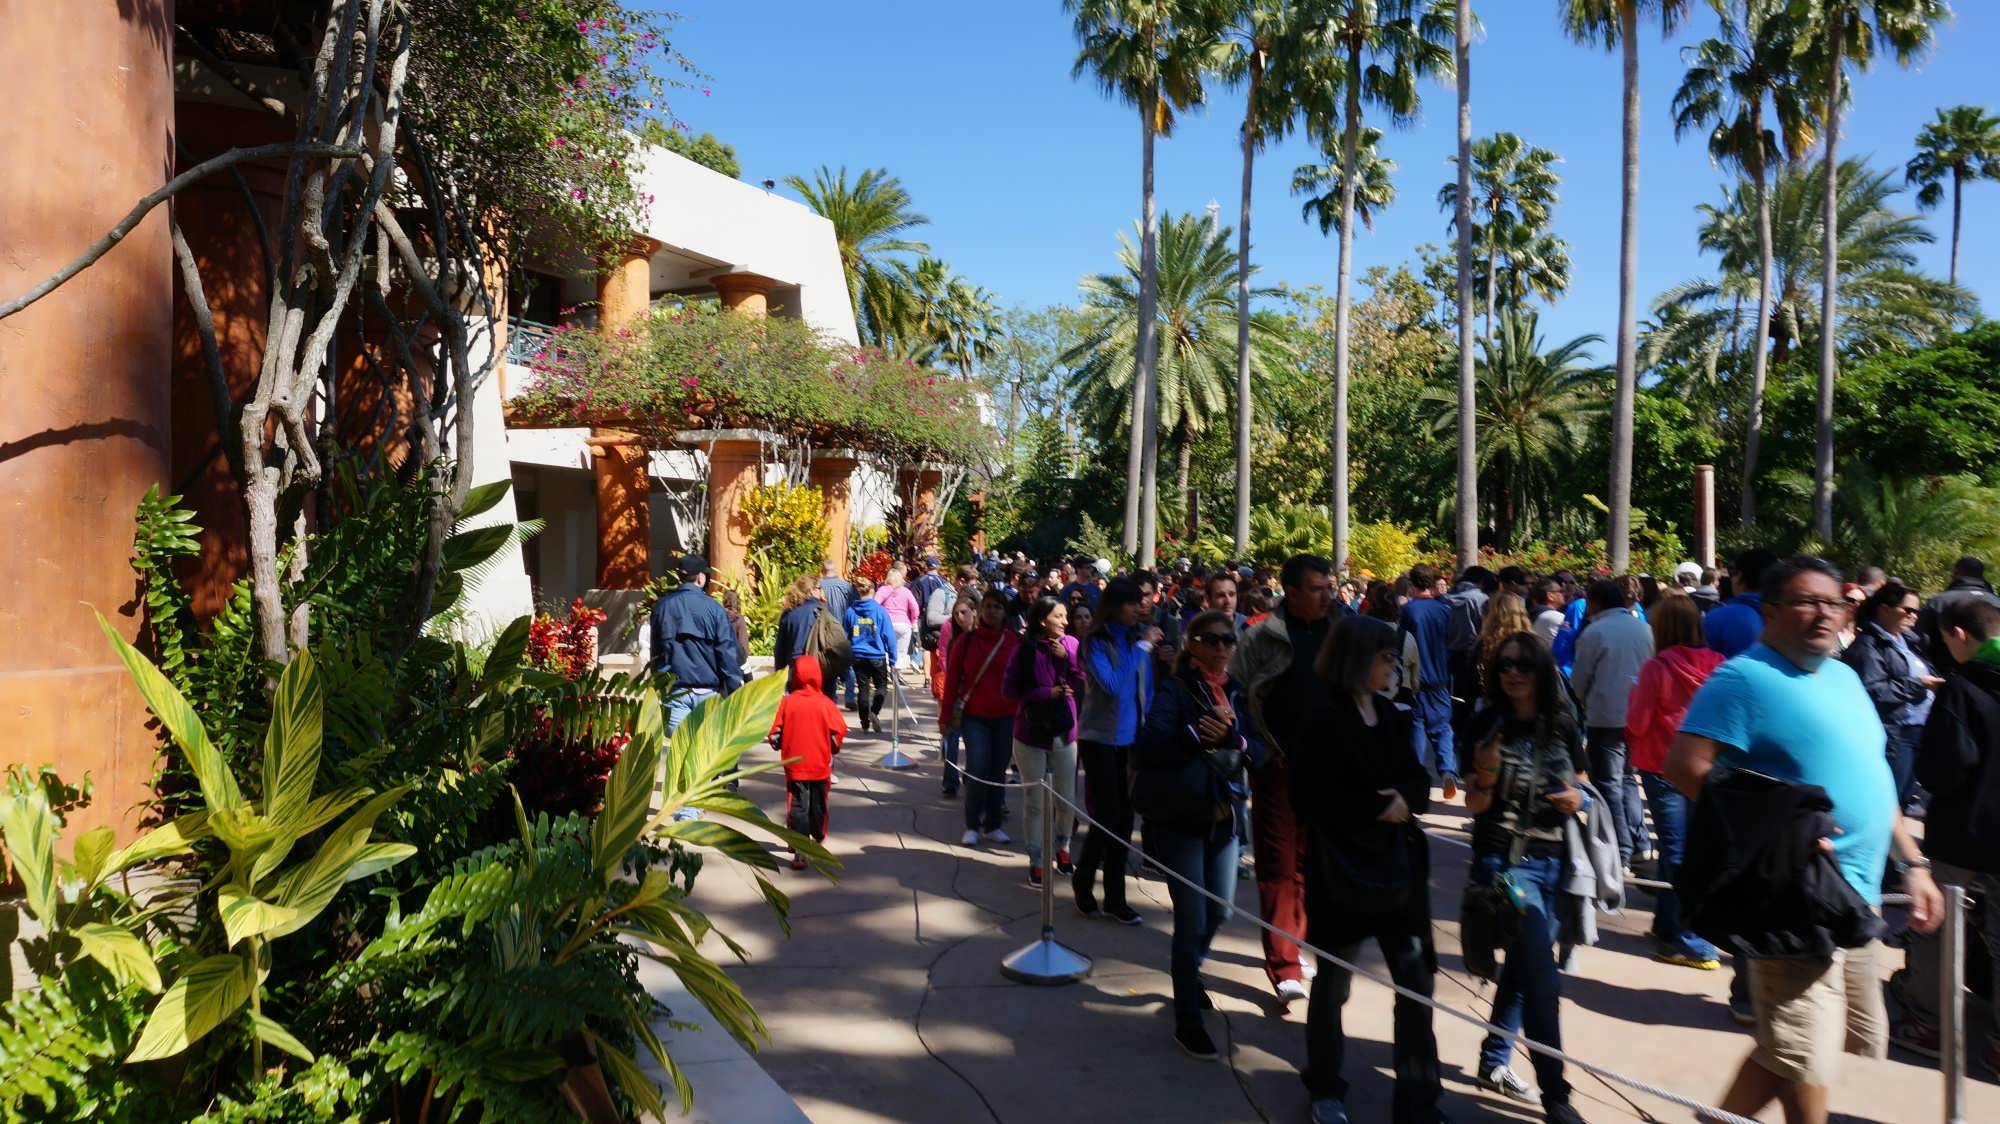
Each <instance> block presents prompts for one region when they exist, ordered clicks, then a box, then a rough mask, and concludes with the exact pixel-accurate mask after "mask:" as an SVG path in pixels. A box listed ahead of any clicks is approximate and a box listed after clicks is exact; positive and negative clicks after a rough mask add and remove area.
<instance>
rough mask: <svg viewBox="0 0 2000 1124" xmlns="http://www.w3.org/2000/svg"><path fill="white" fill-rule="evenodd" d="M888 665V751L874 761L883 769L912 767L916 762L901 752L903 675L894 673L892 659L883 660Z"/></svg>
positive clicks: (894, 665)
mask: <svg viewBox="0 0 2000 1124" xmlns="http://www.w3.org/2000/svg"><path fill="white" fill-rule="evenodd" d="M883 662H884V663H887V664H888V665H889V674H888V680H889V700H890V701H889V752H887V753H885V754H883V755H882V759H881V760H879V761H877V762H875V764H877V765H879V766H881V767H882V768H884V769H899V770H900V769H914V768H916V767H917V763H916V761H915V760H913V759H912V758H911V757H910V755H909V754H907V753H904V752H903V677H902V676H901V675H898V674H897V673H896V664H895V662H894V661H893V660H884V661H883Z"/></svg>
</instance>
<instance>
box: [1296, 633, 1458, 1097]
mask: <svg viewBox="0 0 2000 1124" xmlns="http://www.w3.org/2000/svg"><path fill="white" fill-rule="evenodd" d="M1402 640H1403V637H1402V635H1401V634H1399V633H1398V632H1397V631H1396V628H1395V626H1394V625H1391V624H1389V623H1388V622H1386V621H1383V620H1380V619H1377V618H1374V617H1363V616H1355V615H1352V614H1350V615H1348V616H1345V617H1342V618H1341V619H1340V621H1339V622H1338V623H1337V624H1335V625H1334V627H1333V631H1332V632H1331V633H1329V634H1328V635H1327V638H1326V643H1325V645H1323V646H1322V647H1321V649H1320V652H1319V658H1318V660H1317V662H1316V663H1315V664H1314V667H1313V670H1314V672H1315V673H1316V674H1317V675H1318V676H1319V679H1320V681H1321V682H1323V683H1325V684H1326V686H1327V693H1326V694H1324V695H1321V696H1319V697H1318V698H1315V699H1314V700H1313V701H1312V702H1311V703H1310V704H1309V705H1308V706H1307V709H1306V712H1305V716H1304V719H1303V720H1302V721H1301V722H1300V723H1299V730H1300V732H1301V740H1300V743H1299V745H1298V746H1297V747H1295V748H1294V749H1293V751H1292V753H1291V754H1290V755H1289V757H1288V760H1289V762H1290V764H1291V782H1292V807H1293V809H1294V810H1295V812H1296V813H1297V816H1298V822H1299V824H1300V826H1301V827H1303V828H1305V829H1307V830H1308V831H1309V832H1310V836H1309V838H1310V840H1311V843H1310V845H1309V846H1308V848H1307V851H1306V936H1307V937H1308V938H1310V939H1311V940H1312V942H1313V943H1314V944H1316V945H1318V946H1320V947H1321V948H1324V949H1326V950H1327V951H1329V952H1331V953H1332V954H1333V955H1335V956H1338V957H1339V958H1340V959H1342V960H1345V961H1347V962H1349V963H1352V962H1354V961H1355V960H1356V959H1358V958H1359V956H1360V953H1361V944H1362V942H1363V941H1366V940H1370V939H1372V940H1374V941H1375V943H1376V945H1377V946H1378V947H1380V948H1381V950H1382V959H1383V961H1384V962H1386V963H1387V964H1388V966H1389V976H1390V978H1391V979H1393V980H1395V981H1396V983H1397V984H1398V985H1400V986H1402V987H1405V988H1408V989H1409V990H1411V991H1414V992H1417V993H1419V994H1422V995H1429V994H1430V993H1431V984H1432V980H1433V977H1435V976H1436V974H1437V952H1436V950H1435V949H1434V948H1433V947H1432V945H1431V907H1430V893H1429V889H1428V887H1429V880H1430V848H1429V845H1428V844H1427V843H1426V841H1425V839H1424V833H1423V831H1422V829H1421V828H1420V827H1419V826H1418V824H1417V821H1416V817H1417V816H1419V815H1422V814H1423V813H1424V812H1425V811H1426V810H1427V809H1428V808H1429V807H1430V792H1431V781H1430V774H1429V773H1427V772H1425V771H1424V766H1423V763H1422V762H1421V761H1418V760H1417V758H1416V755H1415V754H1412V753H1411V752H1410V739H1411V737H1412V736H1414V735H1413V733H1412V730H1411V720H1410V715H1409V712H1408V711H1406V710H1403V709H1400V708H1398V707H1397V706H1395V705H1394V704H1393V703H1392V702H1391V701H1390V700H1389V698H1388V695H1389V693H1390V689H1391V687H1392V685H1393V683H1394V682H1395V679H1396V677H1397V674H1398V671H1399V665H1400V664H1401V662H1402V656H1403V645H1402ZM1352 983H1353V981H1352V978H1351V976H1350V974H1349V973H1348V971H1347V970H1346V969H1345V968H1342V967H1340V966H1339V965H1337V964H1335V963H1334V962H1333V961H1331V960H1327V959H1324V958H1322V959H1321V960H1320V961H1319V974H1318V975H1317V976H1316V977H1315V978H1314V980H1313V985H1312V999H1311V1000H1310V1001H1309V1003H1308V1005H1307V1007H1306V1069H1305V1074H1304V1078H1305V1083H1306V1089H1307V1092H1308V1095H1310V1096H1311V1097H1312V1112H1311V1117H1310V1118H1311V1120H1312V1121H1313V1124H1346V1121H1347V1118H1348V1117H1347V1106H1346V1101H1347V1088H1348V1087H1347V1079H1346V1078H1345V1077H1344V1076H1342V1074H1341V1066H1342V1062H1343V1060H1344V1057H1345V1054H1346V1046H1347V1039H1346V1035H1345V1033H1344V1031H1343V1028H1342V1026H1341V1009H1342V1007H1343V1006H1345V1005H1346V1003H1347V996H1348V991H1349V989H1350V988H1351V986H1352ZM1394 1058H1395V1071H1396V1094H1395V1100H1394V1107H1393V1109H1392V1115H1391V1119H1392V1120H1393V1121H1395V1124H1437V1122H1438V1121H1440V1120H1441V1119H1442V1117H1440V1116H1439V1115H1438V1109H1437V1103H1438V1096H1439V1093H1440V1092H1441V1088H1440V1084H1439V1078H1438V1058H1437V1037H1436V1035H1435V1034H1434V1033H1433V1032H1432V1030H1431V1010H1430V1008H1429V1007H1426V1006H1425V1005H1424V1004H1422V1003H1419V1002H1417V1001H1416V1000H1414V999H1410V998H1408V997H1406V996H1403V995H1398V996H1397V997H1396V1015H1395V1054H1394Z"/></svg>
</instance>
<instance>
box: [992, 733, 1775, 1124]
mask: <svg viewBox="0 0 2000 1124" xmlns="http://www.w3.org/2000/svg"><path fill="white" fill-rule="evenodd" d="M959 772H960V775H961V776H962V777H963V778H964V779H965V780H969V781H973V782H975V783H977V784H983V785H987V786H989V787H993V788H1021V789H1025V788H1027V787H1028V785H1027V784H1026V783H1025V782H1006V781H989V780H986V779H985V778H983V777H978V776H974V775H973V774H972V773H969V772H966V771H965V770H964V769H963V768H962V767H961V768H960V770H959ZM1040 787H1041V788H1042V789H1043V792H1044V799H1045V801H1047V800H1053V801H1055V802H1057V803H1060V804H1062V805H1064V806H1065V807H1067V808H1069V810H1070V811H1072V812H1074V813H1076V817H1077V818H1078V819H1079V820H1081V821H1083V822H1084V823H1086V824H1089V825H1090V826H1091V827H1092V828H1093V829H1095V830H1097V831H1101V832H1103V833H1104V834H1105V836H1106V837H1107V838H1109V839H1110V840H1111V841H1112V842H1114V843H1117V844H1119V845H1120V846H1122V847H1124V848H1125V849H1126V850H1127V851H1131V852H1133V853H1135V854H1137V855H1139V856H1140V857H1141V858H1142V859H1146V861H1147V864H1148V865H1150V866H1151V867H1152V868H1153V869H1154V870H1157V871H1159V872H1160V873H1161V874H1164V875H1165V876H1167V877H1168V878H1171V879H1173V880H1174V881H1176V882H1178V883H1180V884H1181V885H1183V886H1185V887H1187V888H1188V889H1190V890H1193V891H1194V892H1195V893H1197V894H1200V895H1201V896H1202V897H1205V898H1207V899H1208V900H1210V901H1212V902H1215V903H1216V904H1218V905H1222V906H1226V907H1228V908H1229V909H1230V910H1231V911H1232V913H1234V914H1235V915H1237V916H1241V917H1243V918H1244V919H1245V920H1247V921H1249V922H1250V923H1251V924H1253V925H1256V926H1257V927H1258V928H1260V929H1263V930H1265V931H1267V932H1270V933H1272V934H1275V935H1277V936H1280V937H1283V938H1285V939H1286V940H1289V941H1291V942H1293V943H1294V944H1296V945H1298V946H1299V947H1300V948H1302V949H1305V950H1306V951H1308V952H1310V953H1312V954H1313V955H1314V956H1316V957H1319V958H1320V959H1322V960H1325V961H1327V962H1329V963H1331V964H1334V965H1336V966H1337V967H1340V968H1342V969H1344V970H1345V971H1347V972H1348V973H1349V974H1351V975H1353V976H1357V977H1359V978H1361V979H1365V980H1368V981H1370V982H1371V983H1375V984H1379V985H1380V986H1382V987H1385V988H1388V989H1389V990H1390V991H1392V992H1394V993H1396V994H1397V995H1399V996H1402V997H1404V998H1407V999H1412V1000H1415V1001H1416V1002H1418V1003H1422V1004H1423V1005H1424V1006H1426V1007H1429V1008H1431V1009H1432V1010H1434V1011H1442V1012H1443V1013H1445V1014H1447V1015H1450V1016H1451V1017H1452V1018H1455V1019H1458V1020H1459V1021H1460V1022H1464V1023H1470V1024H1471V1025H1472V1026H1474V1027H1477V1028H1478V1029H1480V1030H1482V1031H1485V1032H1486V1033H1487V1034H1497V1035H1499V1036H1500V1037H1502V1038H1505V1039H1507V1040H1509V1041H1510V1042H1512V1043H1513V1044H1514V1045H1515V1047H1517V1048H1521V1049H1526V1050H1528V1051H1531V1052H1533V1053H1537V1054H1541V1055H1543V1056H1544V1057H1549V1058H1554V1059H1555V1060H1557V1061H1559V1062H1562V1063H1563V1064H1564V1065H1573V1066H1575V1067H1576V1068H1577V1069H1579V1070H1582V1071H1583V1072H1585V1073H1588V1074H1590V1075H1591V1076H1593V1077H1596V1078H1598V1079H1599V1080H1602V1081H1606V1082H1611V1083H1615V1084H1619V1085H1624V1086H1625V1087H1627V1088H1629V1089H1633V1090H1635V1091H1637V1092H1640V1093H1644V1094H1646V1095H1647V1096H1651V1097H1657V1098H1659V1099H1660V1100H1663V1101H1667V1102H1669V1103H1671V1104H1675V1105H1678V1106H1680V1107H1681V1108H1684V1109H1687V1110H1688V1111H1690V1112H1692V1113H1694V1114H1695V1115H1696V1117H1697V1118H1699V1119H1700V1120H1702V1121H1704V1122H1707V1124H1757V1122H1756V1121H1755V1120H1752V1119H1750V1118H1748V1117H1744V1116H1738V1115H1736V1114H1735V1113H1733V1112H1726V1111H1724V1110H1722V1109H1720V1108H1716V1107H1715V1106H1713V1105H1710V1104H1706V1103H1704V1102H1702V1101H1698V1100H1695V1099H1693V1098H1691V1097H1686V1096H1682V1095H1681V1094H1679V1093H1676V1092H1674V1091H1672V1090H1671V1089H1663V1088H1661V1087H1659V1086H1658V1085H1653V1084H1650V1083H1648V1082H1646V1081H1642V1080H1640V1079H1639V1078H1636V1077H1631V1076H1628V1075H1626V1074H1623V1073H1619V1072H1618V1071H1617V1070H1613V1069H1606V1068H1605V1067H1603V1066H1600V1065H1596V1064H1594V1063H1592V1062H1587V1061H1584V1060H1583V1059H1582V1058H1579V1057H1576V1056H1574V1055H1572V1054H1567V1053H1564V1052H1563V1051H1562V1050H1559V1049H1557V1048H1555V1047H1553V1046H1545V1045H1543V1044H1542V1043H1540V1042H1536V1041H1535V1040H1534V1039H1532V1038H1528V1037H1527V1036H1526V1035H1524V1034H1523V1033H1522V1032H1520V1031H1512V1030H1506V1029H1503V1028H1501V1027H1497V1026H1494V1025H1493V1024H1492V1023H1489V1022H1487V1021H1485V1020H1484V1019H1481V1018H1479V1017H1478V1016H1476V1015H1469V1014H1466V1013H1465V1012H1464V1011H1460V1010H1458V1009H1457V1008H1456V1007H1447V1006H1445V1005H1444V1004H1442V1003H1439V1002H1438V1001H1437V1000H1436V999H1434V998H1432V997H1430V996H1428V995H1423V994H1420V993H1418V992H1415V991H1411V990H1410V989H1408V988H1405V987H1403V986H1401V985H1399V984H1397V983H1396V982H1395V981H1394V980H1389V979H1384V978H1383V977H1381V976H1377V975H1376V974H1375V973H1373V972H1370V971H1368V970H1367V969H1365V968H1363V967H1361V966H1360V965H1359V964H1355V963H1353V962H1352V961H1349V960H1345V959H1343V958H1341V957H1338V956H1335V955H1333V954H1332V953H1330V952H1328V951H1326V950H1325V949H1323V948H1320V947H1319V946H1318V945H1315V944H1313V943H1311V942H1310V941H1307V940H1306V939H1305V938H1304V937H1301V936H1297V935H1295V934H1292V933H1288V932H1286V931H1285V930H1283V929H1280V928H1278V927H1277V926H1276V925H1273V924H1271V923H1270V922H1268V921H1265V920H1264V919H1263V918H1262V917H1259V916H1257V915H1256V914H1254V913H1251V912H1248V911H1246V910H1242V909H1238V908H1237V907H1236V903H1235V902H1234V901H1232V900H1229V899H1226V898H1223V897H1222V896H1221V895H1219V894H1214V893H1210V892H1209V891H1208V890H1207V889H1206V888H1205V887H1202V886H1197V885H1196V884H1194V883H1193V882H1191V881H1189V880H1188V879H1187V878H1185V877H1183V876H1182V875H1181V874H1180V872H1178V871H1176V870H1172V869H1170V868H1168V867H1166V866H1164V865H1162V864H1160V863H1157V862H1153V861H1152V860H1151V859H1150V858H1147V856H1146V854H1145V851H1144V850H1143V849H1141V848H1138V847H1135V846H1133V844H1132V842H1131V840H1129V839H1120V838H1119V837H1118V835H1117V833H1115V832H1113V831H1112V830H1111V829H1110V828H1108V827H1106V826H1104V825H1103V824H1102V823H1099V822H1098V821H1097V820H1096V819H1094V818H1093V817H1092V816H1091V815H1090V813H1089V812H1086V811H1084V810H1083V808H1082V807H1080V806H1078V805H1077V804H1076V802H1075V801H1072V800H1068V799H1065V798H1064V797H1063V795H1062V794H1061V793H1059V792H1057V791H1056V790H1055V786H1054V785H1053V784H1051V783H1050V782H1049V780H1048V778H1047V777H1044V778H1043V779H1042V781H1041V782H1040ZM1047 807H1049V805H1048V804H1047V803H1044V808H1047ZM1044 814H1046V812H1045V813H1044Z"/></svg>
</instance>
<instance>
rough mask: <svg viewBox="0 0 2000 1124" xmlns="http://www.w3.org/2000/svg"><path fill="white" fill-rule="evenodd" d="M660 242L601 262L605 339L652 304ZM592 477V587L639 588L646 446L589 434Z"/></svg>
mask: <svg viewBox="0 0 2000 1124" xmlns="http://www.w3.org/2000/svg"><path fill="white" fill-rule="evenodd" d="M659 248H660V244H659V243H657V242H654V241H653V240H652V239H650V238H635V239H633V240H632V241H631V242H630V243H627V244H626V245H624V246H622V247H620V248H619V249H618V250H617V251H616V252H615V253H614V254H613V255H612V257H611V259H610V260H609V261H606V262H605V263H604V273H603V275H602V276H600V277H599V278H598V280H597V326H598V330H599V331H600V332H603V333H605V334H607V335H610V334H614V333H616V332H618V331H620V330H624V329H630V328H632V327H633V326H634V325H635V324H637V323H639V322H640V321H641V320H643V319H644V318H645V315H646V311H647V309H648V308H649V307H650V306H651V303H652V268H653V267H652V255H653V254H654V253H655V252H656V251H658V250H659ZM590 456H591V473H592V476H593V477H594V478H595V480H596V484H597V587H598V588H599V589H638V588H640V587H642V586H644V585H645V584H646V583H647V582H649V581H651V580H652V572H651V559H650V558H649V557H648V547H649V544H650V543H651V541H652V534H653V507H652V499H651V496H650V491H651V489H650V486H649V484H648V482H647V479H646V464H647V461H648V459H649V458H648V456H647V453H646V449H645V446H643V445H641V444H640V443H639V440H638V438H637V437H636V436H635V435H633V434H630V433H626V432H624V431H622V430H616V429H593V430H591V431H590Z"/></svg>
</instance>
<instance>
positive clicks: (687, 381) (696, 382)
mask: <svg viewBox="0 0 2000 1124" xmlns="http://www.w3.org/2000/svg"><path fill="white" fill-rule="evenodd" d="M681 385H682V386H684V387H687V388H688V389H689V390H693V389H695V388H696V387H698V386H700V385H701V380H700V379H698V378H696V377H694V376H693V375H689V376H688V377H686V378H684V379H682V380H681Z"/></svg>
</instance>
